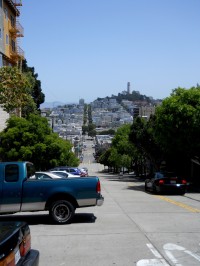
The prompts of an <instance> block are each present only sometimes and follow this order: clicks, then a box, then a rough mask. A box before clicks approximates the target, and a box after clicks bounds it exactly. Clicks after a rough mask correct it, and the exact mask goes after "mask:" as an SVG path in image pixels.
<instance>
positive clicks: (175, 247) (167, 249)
mask: <svg viewBox="0 0 200 266" xmlns="http://www.w3.org/2000/svg"><path fill="white" fill-rule="evenodd" d="M163 248H164V250H165V253H166V255H167V256H168V258H169V259H170V260H171V261H172V262H173V263H175V264H176V263H177V262H178V261H177V260H176V259H175V257H174V256H173V254H172V252H171V251H173V250H178V251H183V252H185V253H186V254H188V255H190V256H191V257H193V258H195V259H196V260H198V261H200V256H199V255H197V254H195V253H192V252H191V251H189V250H187V249H185V248H184V247H181V246H178V245H176V244H172V243H168V244H165V245H164V246H163ZM176 265H177V266H181V264H176Z"/></svg>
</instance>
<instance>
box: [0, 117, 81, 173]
mask: <svg viewBox="0 0 200 266" xmlns="http://www.w3.org/2000/svg"><path fill="white" fill-rule="evenodd" d="M0 139H1V145H0V160H1V161H19V160H23V161H31V162H33V163H34V164H35V166H36V168H37V169H38V170H46V169H49V168H52V167H55V166H58V165H73V166H77V165H78V164H79V160H78V158H76V157H75V155H74V153H73V152H72V151H71V149H72V145H71V144H70V142H69V141H66V140H63V139H61V138H60V137H59V136H58V134H56V133H52V130H51V128H50V127H49V125H48V121H47V120H46V118H42V117H40V116H38V115H30V116H29V117H28V119H25V118H19V117H11V118H10V119H9V120H8V123H7V127H6V128H5V129H4V130H3V131H2V132H1V133H0Z"/></svg>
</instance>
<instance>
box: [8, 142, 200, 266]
mask: <svg viewBox="0 0 200 266" xmlns="http://www.w3.org/2000/svg"><path fill="white" fill-rule="evenodd" d="M88 145H89V146H90V144H88ZM82 165H84V166H86V167H88V169H89V173H90V174H91V175H97V176H99V178H100V180H101V186H102V194H103V196H104V199H105V201H104V204H103V206H101V207H90V208H82V209H77V211H76V215H75V218H74V221H73V222H72V223H71V224H69V225H52V224H51V222H50V220H49V217H48V213H45V212H40V213H39V212H37V213H33V214H32V213H26V214H25V215H23V220H26V221H27V222H28V223H29V225H30V228H31V235H32V248H34V249H38V250H39V251H40V266H102V265H103V266H113V265H118V266H133V265H136V266H161V265H164V266H168V265H176V266H181V265H182V266H194V265H195V266H197V265H198V266H199V265H200V194H199V193H186V194H185V196H179V195H162V196H159V195H154V194H151V193H146V192H145V191H144V182H142V181H140V180H138V179H137V178H135V177H133V176H131V175H124V176H119V175H114V174H109V173H104V172H103V171H102V170H103V167H102V166H101V165H100V164H97V163H95V162H93V158H92V150H91V148H90V147H88V149H87V150H86V151H85V156H84V160H83V164H82ZM8 217H10V219H20V220H22V216H21V214H20V215H19V214H15V215H12V216H7V218H8Z"/></svg>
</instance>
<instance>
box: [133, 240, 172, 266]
mask: <svg viewBox="0 0 200 266" xmlns="http://www.w3.org/2000/svg"><path fill="white" fill-rule="evenodd" d="M147 247H148V248H149V249H150V250H151V252H152V253H153V254H154V256H155V257H156V258H157V259H150V260H140V261H138V262H137V264H136V265H137V266H170V265H169V264H168V263H167V262H166V260H165V259H164V258H163V257H162V256H161V254H160V253H159V252H158V251H157V250H156V249H155V248H154V246H153V245H152V244H147Z"/></svg>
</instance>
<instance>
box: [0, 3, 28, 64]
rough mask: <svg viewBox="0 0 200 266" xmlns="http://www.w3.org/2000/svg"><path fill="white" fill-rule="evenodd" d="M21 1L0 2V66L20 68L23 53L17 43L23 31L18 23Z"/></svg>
mask: <svg viewBox="0 0 200 266" xmlns="http://www.w3.org/2000/svg"><path fill="white" fill-rule="evenodd" d="M21 6H22V1H21V0H0V66H18V67H20V66H21V63H22V60H23V59H24V51H23V50H22V49H21V47H20V45H19V43H20V38H21V37H23V36H24V29H23V27H22V26H21V24H20V22H19V17H20V8H21Z"/></svg>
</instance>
